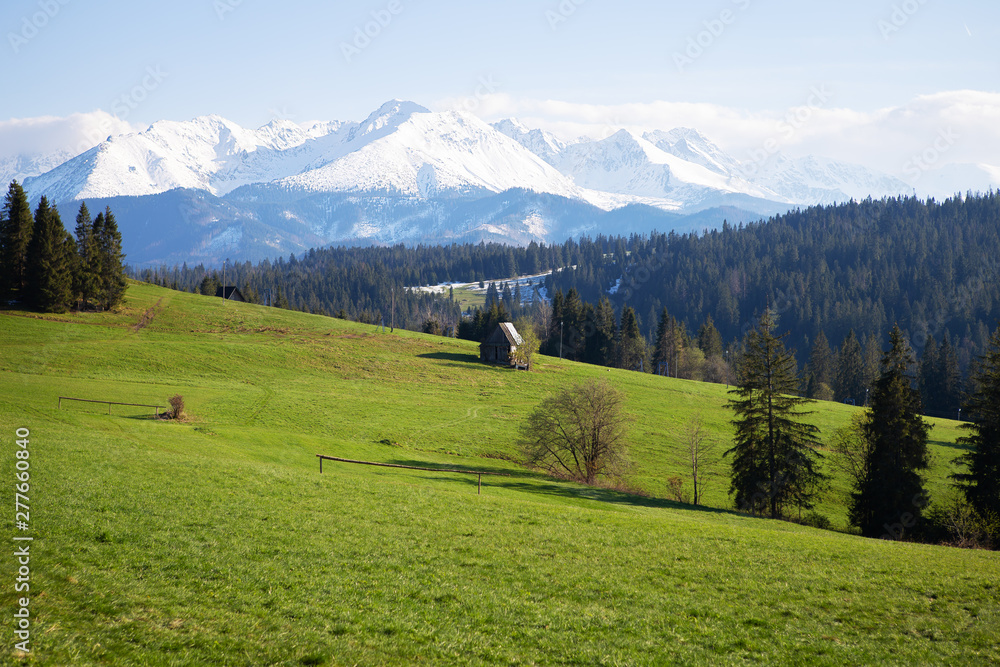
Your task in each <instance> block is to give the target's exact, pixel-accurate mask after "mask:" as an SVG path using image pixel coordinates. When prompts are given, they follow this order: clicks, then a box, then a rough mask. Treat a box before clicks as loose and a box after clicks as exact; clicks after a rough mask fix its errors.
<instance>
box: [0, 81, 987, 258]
mask: <svg viewBox="0 0 1000 667" xmlns="http://www.w3.org/2000/svg"><path fill="white" fill-rule="evenodd" d="M32 171H34V172H36V175H32V176H31V177H29V178H27V179H25V182H24V185H25V187H26V189H27V190H28V192H29V195H30V196H31V197H32V198H33V199H37V198H38V197H39V196H40V195H42V194H45V195H47V196H48V197H49V199H50V200H53V201H55V202H57V203H59V204H61V205H62V206H63V208H67V207H69V205H70V204H71V202H73V201H76V200H81V199H85V200H88V205H90V204H89V202H90V201H91V200H98V201H99V202H101V203H103V202H105V201H107V202H108V203H111V202H114V206H115V207H116V211H118V210H121V208H122V207H125V208H126V209H128V211H129V212H130V213H131V214H132V215H133V216H134V217H135V218H137V219H136V220H133V221H132V223H133V224H135V225H140V224H141V226H142V229H141V233H138V234H136V235H135V236H136V237H141V239H142V241H141V242H139V244H138V245H137V246H136V245H133V246H132V247H127V248H126V250H127V251H128V252H129V254H130V258H131V259H132V261H135V262H137V263H141V262H148V261H167V260H169V261H177V260H178V259H180V258H181V257H183V258H184V259H186V260H189V259H199V258H203V259H208V260H210V261H211V260H214V259H217V258H219V257H221V256H224V255H228V256H230V257H236V256H245V257H259V256H262V255H268V254H270V255H274V254H278V253H282V254H283V253H285V252H290V251H298V250H301V249H303V248H306V247H309V246H312V245H324V244H329V243H397V242H435V241H439V242H450V241H458V240H462V241H466V240H474V241H478V240H482V239H489V240H499V241H506V242H513V243H526V242H528V241H530V240H539V241H548V242H552V241H562V240H564V238H565V237H566V236H567V235H574V234H580V233H622V232H626V231H638V232H642V231H649V229H651V228H652V227H653V226H655V227H657V228H658V229H660V230H664V229H667V228H680V229H681V230H687V229H691V228H704V227H711V226H716V225H721V223H722V220H723V218H728V219H729V220H730V221H731V222H735V221H736V219H740V220H742V219H756V218H759V217H761V216H766V215H771V214H774V213H778V212H781V211H784V210H788V209H789V208H792V207H795V206H805V205H811V204H818V203H832V202H836V201H846V200H848V199H850V198H855V199H861V198H864V197H867V196H873V197H876V198H878V197H882V196H893V195H897V194H908V193H911V192H912V188H911V187H910V186H909V185H908V184H906V183H904V182H903V181H901V180H899V179H896V178H893V177H891V176H888V175H885V174H880V173H877V172H874V171H872V170H869V169H867V168H865V167H862V166H859V165H851V164H844V163H839V162H835V161H832V160H827V159H823V158H819V157H807V158H801V159H794V160H793V159H789V158H786V157H784V156H782V155H780V154H776V155H774V156H771V157H770V158H769V159H768V160H767V161H765V162H763V163H761V164H747V163H742V162H740V161H739V160H736V159H735V158H733V157H732V156H731V155H729V154H727V153H726V152H725V151H723V150H722V149H720V148H719V147H718V146H716V145H715V144H714V143H712V142H711V141H710V140H709V139H708V138H706V137H704V136H703V135H701V134H700V133H699V132H698V131H696V130H693V129H688V128H676V129H673V130H670V131H654V132H646V133H645V134H642V135H639V134H637V133H634V132H631V131H629V130H624V129H623V130H620V131H617V132H615V133H614V134H612V135H611V136H609V137H606V138H604V139H600V140H592V139H580V140H578V141H575V142H568V143H567V142H564V141H561V140H559V139H558V138H556V137H555V136H553V135H551V134H549V133H547V132H545V131H543V130H539V129H531V128H528V127H526V126H524V125H523V124H521V123H520V122H518V121H517V120H515V119H507V120H503V121H500V122H497V123H493V124H492V125H490V124H487V123H485V122H484V121H482V120H480V119H479V118H478V117H476V116H473V115H471V114H467V113H463V112H458V111H446V112H431V111H429V110H427V109H425V108H424V107H421V106H419V105H417V104H415V103H412V102H404V101H399V100H393V101H391V102H387V103H386V104H384V105H383V106H382V107H380V108H379V109H377V110H376V111H374V112H373V113H372V114H371V115H370V116H369V117H368V118H367V119H365V120H364V121H362V122H360V123H356V122H340V121H334V122H322V123H311V124H308V125H298V124H295V123H292V122H290V121H273V122H271V123H268V124H267V125H264V126H263V127H260V128H258V129H256V130H250V129H245V128H243V127H241V126H239V125H237V124H236V123H233V122H231V121H228V120H226V119H224V118H221V117H219V116H202V117H199V118H195V119H194V120H191V121H187V122H175V121H161V122H157V123H154V124H153V125H151V126H149V128H147V129H146V130H144V131H142V132H138V133H135V134H128V135H120V136H115V137H109V138H108V139H107V140H106V141H104V142H101V143H100V144H99V145H97V146H96V147H94V148H92V149H90V150H88V151H86V152H84V153H82V154H80V155H75V156H69V155H55V156H36V157H35V158H34V159H32V160H27V159H20V160H19V161H18V160H8V161H7V162H0V175H4V176H9V175H17V174H30V173H31V172H32ZM973 176H974V177H975V180H976V182H977V183H978V181H979V180H982V181H984V183H985V182H988V181H989V180H990V179H991V178H994V179H995V178H997V177H998V176H1000V174H997V173H993V172H990V171H989V168H988V166H984V167H982V168H979V170H978V171H977V172H976V173H975V174H972V175H971V176H970V174H967V173H965V172H963V173H961V174H955V175H953V178H956V179H957V178H959V177H966V178H971V177H973ZM945 177H946V178H947V176H945ZM975 185H976V183H973V184H972V186H975ZM118 217H119V219H120V220H125V219H126V218H127V216H125V215H121V214H120V215H119V216H118ZM126 224H128V222H126ZM644 227H645V228H644ZM179 228H183V229H185V233H184V235H185V237H187V238H189V239H190V241H191V243H190V244H189V246H190V247H188V246H185V245H183V244H181V245H178V243H177V241H176V240H174V241H168V239H171V238H176V236H177V234H178V229H179ZM125 238H126V241H127V240H128V239H129V234H128V233H126V234H125Z"/></svg>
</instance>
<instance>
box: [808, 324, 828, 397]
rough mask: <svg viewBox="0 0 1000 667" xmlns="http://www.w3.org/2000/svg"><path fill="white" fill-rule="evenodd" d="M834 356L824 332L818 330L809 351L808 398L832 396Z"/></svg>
mask: <svg viewBox="0 0 1000 667" xmlns="http://www.w3.org/2000/svg"><path fill="white" fill-rule="evenodd" d="M833 370H834V358H833V352H832V351H831V350H830V343H829V342H828V341H827V339H826V334H824V333H823V331H820V332H819V334H818V335H817V336H816V341H815V342H814V343H813V346H812V350H811V351H810V352H809V385H808V388H807V390H806V395H807V396H808V397H809V398H820V399H823V400H830V399H831V398H833Z"/></svg>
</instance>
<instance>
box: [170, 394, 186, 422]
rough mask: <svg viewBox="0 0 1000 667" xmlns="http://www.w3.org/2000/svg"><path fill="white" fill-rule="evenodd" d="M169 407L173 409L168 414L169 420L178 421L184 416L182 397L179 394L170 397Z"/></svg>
mask: <svg viewBox="0 0 1000 667" xmlns="http://www.w3.org/2000/svg"><path fill="white" fill-rule="evenodd" d="M169 402H170V407H171V408H173V410H171V412H170V418H171V419H180V418H181V417H183V416H184V397H183V396H181V395H180V394H177V395H176V396H172V397H171V398H170V401H169Z"/></svg>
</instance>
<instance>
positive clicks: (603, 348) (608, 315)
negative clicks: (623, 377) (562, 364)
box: [588, 295, 618, 366]
mask: <svg viewBox="0 0 1000 667" xmlns="http://www.w3.org/2000/svg"><path fill="white" fill-rule="evenodd" d="M617 333H618V327H617V325H616V324H615V308H614V306H612V305H611V300H610V299H608V297H607V296H606V295H602V296H601V300H600V301H598V302H597V308H596V309H595V310H594V334H593V335H592V336H591V338H590V340H591V341H593V342H592V343H590V344H591V345H592V346H593V353H592V354H593V357H594V358H595V359H596V361H594V362H593V363H597V364H600V365H602V366H613V365H614V358H615V337H616V335H617ZM588 342H590V341H588Z"/></svg>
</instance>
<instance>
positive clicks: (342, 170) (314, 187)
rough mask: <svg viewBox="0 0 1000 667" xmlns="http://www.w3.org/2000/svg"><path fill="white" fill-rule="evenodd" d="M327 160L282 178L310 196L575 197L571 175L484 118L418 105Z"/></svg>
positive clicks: (397, 110)
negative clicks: (515, 191)
mask: <svg viewBox="0 0 1000 667" xmlns="http://www.w3.org/2000/svg"><path fill="white" fill-rule="evenodd" d="M324 159H325V161H326V163H325V164H323V165H313V167H314V168H311V169H309V170H307V171H303V172H302V173H299V174H296V175H294V176H288V177H286V178H284V179H280V180H279V181H278V184H279V185H282V186H287V187H289V188H295V189H300V190H304V191H309V192H381V191H389V192H394V193H401V194H407V195H411V196H416V197H422V198H425V199H426V198H432V197H436V196H450V195H454V194H463V193H475V192H503V191H504V190H509V189H511V188H523V189H526V190H535V191H538V192H547V193H550V194H557V195H561V196H565V197H569V198H580V197H582V193H581V192H580V191H579V188H576V187H575V186H574V185H573V184H572V183H571V182H570V181H569V180H568V179H567V178H566V177H565V176H563V175H562V174H560V173H559V172H558V171H556V170H555V169H554V168H553V167H552V166H551V165H549V164H547V163H546V162H545V161H543V160H542V159H541V158H540V157H538V156H537V155H535V154H534V153H532V152H531V151H529V150H527V149H525V148H524V147H523V146H521V145H520V144H519V143H517V142H516V141H514V140H513V139H510V138H509V137H507V136H505V135H503V134H501V133H500V132H497V131H496V130H494V129H493V128H491V127H490V126H489V125H487V124H486V123H484V122H483V121H481V120H480V119H479V118H477V117H475V116H472V115H470V114H467V113H463V112H458V111H449V112H440V113H431V112H429V111H427V110H426V109H423V108H422V107H417V106H416V105H413V104H411V103H395V104H393V105H391V106H389V105H387V106H384V107H382V109H380V110H379V111H378V112H376V113H375V114H373V116H372V117H369V119H368V120H366V121H365V122H364V123H361V125H360V127H359V128H358V129H357V131H356V132H352V134H351V135H350V136H348V138H347V140H346V141H345V143H344V144H342V145H341V146H340V147H338V149H337V150H336V151H335V154H333V155H330V156H326V157H325V158H324Z"/></svg>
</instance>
